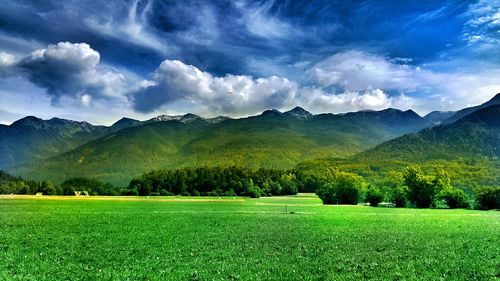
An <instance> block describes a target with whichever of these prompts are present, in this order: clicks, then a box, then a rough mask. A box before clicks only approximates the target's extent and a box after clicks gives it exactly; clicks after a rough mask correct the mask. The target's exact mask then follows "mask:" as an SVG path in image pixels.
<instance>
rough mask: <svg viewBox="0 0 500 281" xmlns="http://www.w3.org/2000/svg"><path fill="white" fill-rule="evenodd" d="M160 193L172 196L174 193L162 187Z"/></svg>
mask: <svg viewBox="0 0 500 281" xmlns="http://www.w3.org/2000/svg"><path fill="white" fill-rule="evenodd" d="M160 195H161V196H172V195H174V194H173V193H172V192H170V191H168V190H167V189H160Z"/></svg>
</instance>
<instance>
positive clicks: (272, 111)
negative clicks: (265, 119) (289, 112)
mask: <svg viewBox="0 0 500 281" xmlns="http://www.w3.org/2000/svg"><path fill="white" fill-rule="evenodd" d="M281 114H282V113H281V112H280V111H279V110H277V109H275V108H273V109H268V110H265V111H264V112H262V114H261V115H262V116H280V115H281Z"/></svg>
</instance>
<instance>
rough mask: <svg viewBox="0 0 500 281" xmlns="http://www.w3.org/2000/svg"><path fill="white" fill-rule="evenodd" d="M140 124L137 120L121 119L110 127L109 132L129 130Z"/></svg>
mask: <svg viewBox="0 0 500 281" xmlns="http://www.w3.org/2000/svg"><path fill="white" fill-rule="evenodd" d="M141 124H142V122H141V121H139V120H135V119H131V118H128V117H122V119H120V120H118V121H116V122H115V123H113V125H111V127H110V131H111V132H116V131H119V130H121V129H124V128H129V127H136V126H139V125H141Z"/></svg>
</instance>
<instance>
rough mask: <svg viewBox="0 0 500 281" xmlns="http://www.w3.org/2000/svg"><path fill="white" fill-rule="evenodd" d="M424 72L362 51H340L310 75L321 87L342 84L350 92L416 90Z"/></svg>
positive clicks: (319, 64) (313, 69)
mask: <svg viewBox="0 0 500 281" xmlns="http://www.w3.org/2000/svg"><path fill="white" fill-rule="evenodd" d="M419 71H420V69H418V68H413V67H410V66H408V65H405V64H397V63H393V62H391V61H390V60H388V59H386V58H384V57H381V56H376V55H371V54H367V53H364V52H361V51H347V52H340V53H337V54H335V55H332V56H330V57H329V58H327V59H325V60H323V61H321V62H319V63H317V64H316V65H314V66H313V67H312V68H311V69H310V70H309V71H308V73H309V75H311V77H312V78H313V79H314V80H315V81H316V82H317V83H319V84H320V85H321V86H324V87H326V86H330V85H340V86H343V87H344V88H345V89H346V90H347V91H360V90H366V89H376V88H380V89H415V88H416V87H417V86H418V85H419V83H418V81H417V79H418V77H415V75H416V74H418V72H419ZM417 76H418V75H417Z"/></svg>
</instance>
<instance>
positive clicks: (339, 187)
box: [316, 170, 364, 205]
mask: <svg viewBox="0 0 500 281" xmlns="http://www.w3.org/2000/svg"><path fill="white" fill-rule="evenodd" d="M363 187H364V180H363V178H362V177H360V176H358V175H356V174H352V173H346V172H340V171H336V170H329V171H328V172H327V175H326V178H325V181H324V182H323V184H322V185H321V186H320V187H319V188H318V189H317V190H316V194H317V195H318V196H319V198H320V199H321V200H322V201H323V204H350V205H356V204H358V200H359V195H360V193H361V190H362V189H363Z"/></svg>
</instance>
